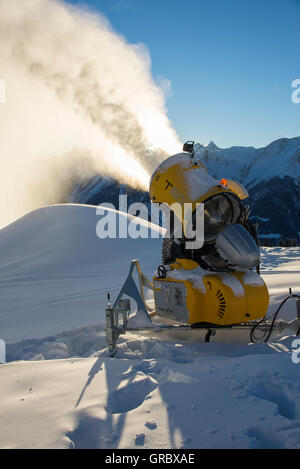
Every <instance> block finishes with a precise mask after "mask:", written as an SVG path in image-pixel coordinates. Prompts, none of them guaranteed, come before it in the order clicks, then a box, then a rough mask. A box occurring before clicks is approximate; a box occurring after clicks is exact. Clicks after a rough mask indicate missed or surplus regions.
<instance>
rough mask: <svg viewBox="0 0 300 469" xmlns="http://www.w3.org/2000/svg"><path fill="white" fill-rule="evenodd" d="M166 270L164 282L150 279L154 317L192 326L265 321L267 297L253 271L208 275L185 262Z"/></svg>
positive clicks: (264, 285)
mask: <svg viewBox="0 0 300 469" xmlns="http://www.w3.org/2000/svg"><path fill="white" fill-rule="evenodd" d="M169 267H170V270H169V271H168V273H167V277H166V278H159V277H157V276H154V278H153V285H154V298H155V306H156V312H157V314H158V315H160V316H163V317H166V318H169V319H173V320H176V321H179V322H181V323H188V324H190V325H193V326H196V325H199V326H200V325H207V324H209V325H216V326H229V325H233V324H239V323H244V322H248V321H252V320H258V319H262V318H263V317H265V315H266V312H267V309H268V305H269V293H268V289H267V287H266V284H265V282H264V281H263V279H262V278H261V277H260V276H259V275H258V274H257V273H256V272H255V271H252V270H249V271H237V272H208V271H204V270H202V269H201V268H200V267H199V266H198V264H197V263H196V262H194V261H192V260H188V259H180V260H179V259H178V260H177V261H176V263H174V264H171V265H170V266H169Z"/></svg>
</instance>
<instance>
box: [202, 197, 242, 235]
mask: <svg viewBox="0 0 300 469" xmlns="http://www.w3.org/2000/svg"><path fill="white" fill-rule="evenodd" d="M241 216H242V205H241V203H240V200H239V198H238V197H236V196H235V195H234V194H231V193H222V194H217V195H214V196H212V197H210V198H209V199H207V200H206V201H205V202H204V232H205V236H206V237H207V240H209V239H211V238H214V235H216V234H217V233H218V232H219V231H220V230H222V229H223V228H225V226H227V225H230V224H231V223H236V222H237V221H238V220H239V219H240V218H241Z"/></svg>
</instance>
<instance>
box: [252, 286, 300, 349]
mask: <svg viewBox="0 0 300 469" xmlns="http://www.w3.org/2000/svg"><path fill="white" fill-rule="evenodd" d="M290 298H300V295H294V294H292V293H290V294H289V295H288V296H287V297H286V298H284V299H283V300H282V302H281V303H280V305H279V306H278V308H277V310H276V311H275V313H274V314H273V316H272V318H273V319H272V322H271V325H270V328H269V332H268V334H267V337H266V338H265V340H264V342H268V340H269V338H270V336H271V334H272V331H273V327H274V324H275V321H276V318H277V316H278V313H279V311H280V310H281V308H282V306H283V305H284V304H285V302H286V301H287V300H289V299H290ZM263 322H265V319H261V320H260V321H258V322H257V323H256V324H255V325H254V326H253V327H252V329H251V332H250V340H251V342H252V343H254V342H255V339H254V331H255V329H256V328H257V327H258V326H259V325H260V324H261V323H263Z"/></svg>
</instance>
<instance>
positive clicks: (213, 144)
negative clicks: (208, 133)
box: [205, 140, 220, 151]
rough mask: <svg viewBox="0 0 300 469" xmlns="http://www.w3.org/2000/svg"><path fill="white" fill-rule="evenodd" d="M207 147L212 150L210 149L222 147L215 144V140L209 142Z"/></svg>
mask: <svg viewBox="0 0 300 469" xmlns="http://www.w3.org/2000/svg"><path fill="white" fill-rule="evenodd" d="M205 148H206V149H207V150H210V151H213V150H219V149H220V148H219V147H218V146H217V145H216V144H215V142H213V141H212V140H211V141H210V142H209V143H208V144H207V145H205Z"/></svg>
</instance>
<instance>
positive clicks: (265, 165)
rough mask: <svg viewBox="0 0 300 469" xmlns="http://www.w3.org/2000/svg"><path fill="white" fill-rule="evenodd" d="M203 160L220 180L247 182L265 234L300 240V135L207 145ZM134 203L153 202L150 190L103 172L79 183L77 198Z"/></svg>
mask: <svg viewBox="0 0 300 469" xmlns="http://www.w3.org/2000/svg"><path fill="white" fill-rule="evenodd" d="M200 152H201V155H200V157H201V161H202V163H204V165H205V166H206V168H207V170H208V172H209V173H210V174H211V175H212V176H214V177H215V178H217V179H222V178H228V179H235V180H236V181H239V182H241V183H242V184H243V185H244V186H245V187H246V188H247V190H248V192H249V194H250V197H249V199H246V201H248V200H249V202H247V203H249V204H250V207H251V219H252V221H253V222H256V223H258V233H259V236H260V238H261V239H262V240H263V239H269V240H270V242H271V244H277V243H278V241H279V239H280V238H287V237H288V238H294V239H298V242H299V240H300V137H295V138H281V139H279V140H276V141H274V142H272V143H270V144H269V145H267V146H266V147H262V148H254V147H242V146H233V147H230V148H219V147H218V146H217V145H216V144H215V143H214V142H210V143H209V144H208V145H206V146H204V147H202V149H201V151H200ZM120 192H121V193H126V194H127V195H128V203H129V204H130V203H132V202H136V201H140V202H144V203H147V204H149V203H150V201H149V195H148V193H147V192H143V191H140V190H136V189H133V188H131V187H129V186H126V185H121V184H120V183H118V181H116V180H113V179H109V178H105V177H102V176H101V175H99V176H97V177H94V178H92V179H90V180H87V181H84V182H83V183H81V184H79V185H78V186H77V187H76V188H75V190H74V192H73V194H72V197H71V201H72V202H76V203H86V204H93V205H98V204H99V203H103V202H111V203H113V204H114V205H115V207H116V208H118V200H119V194H120Z"/></svg>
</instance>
